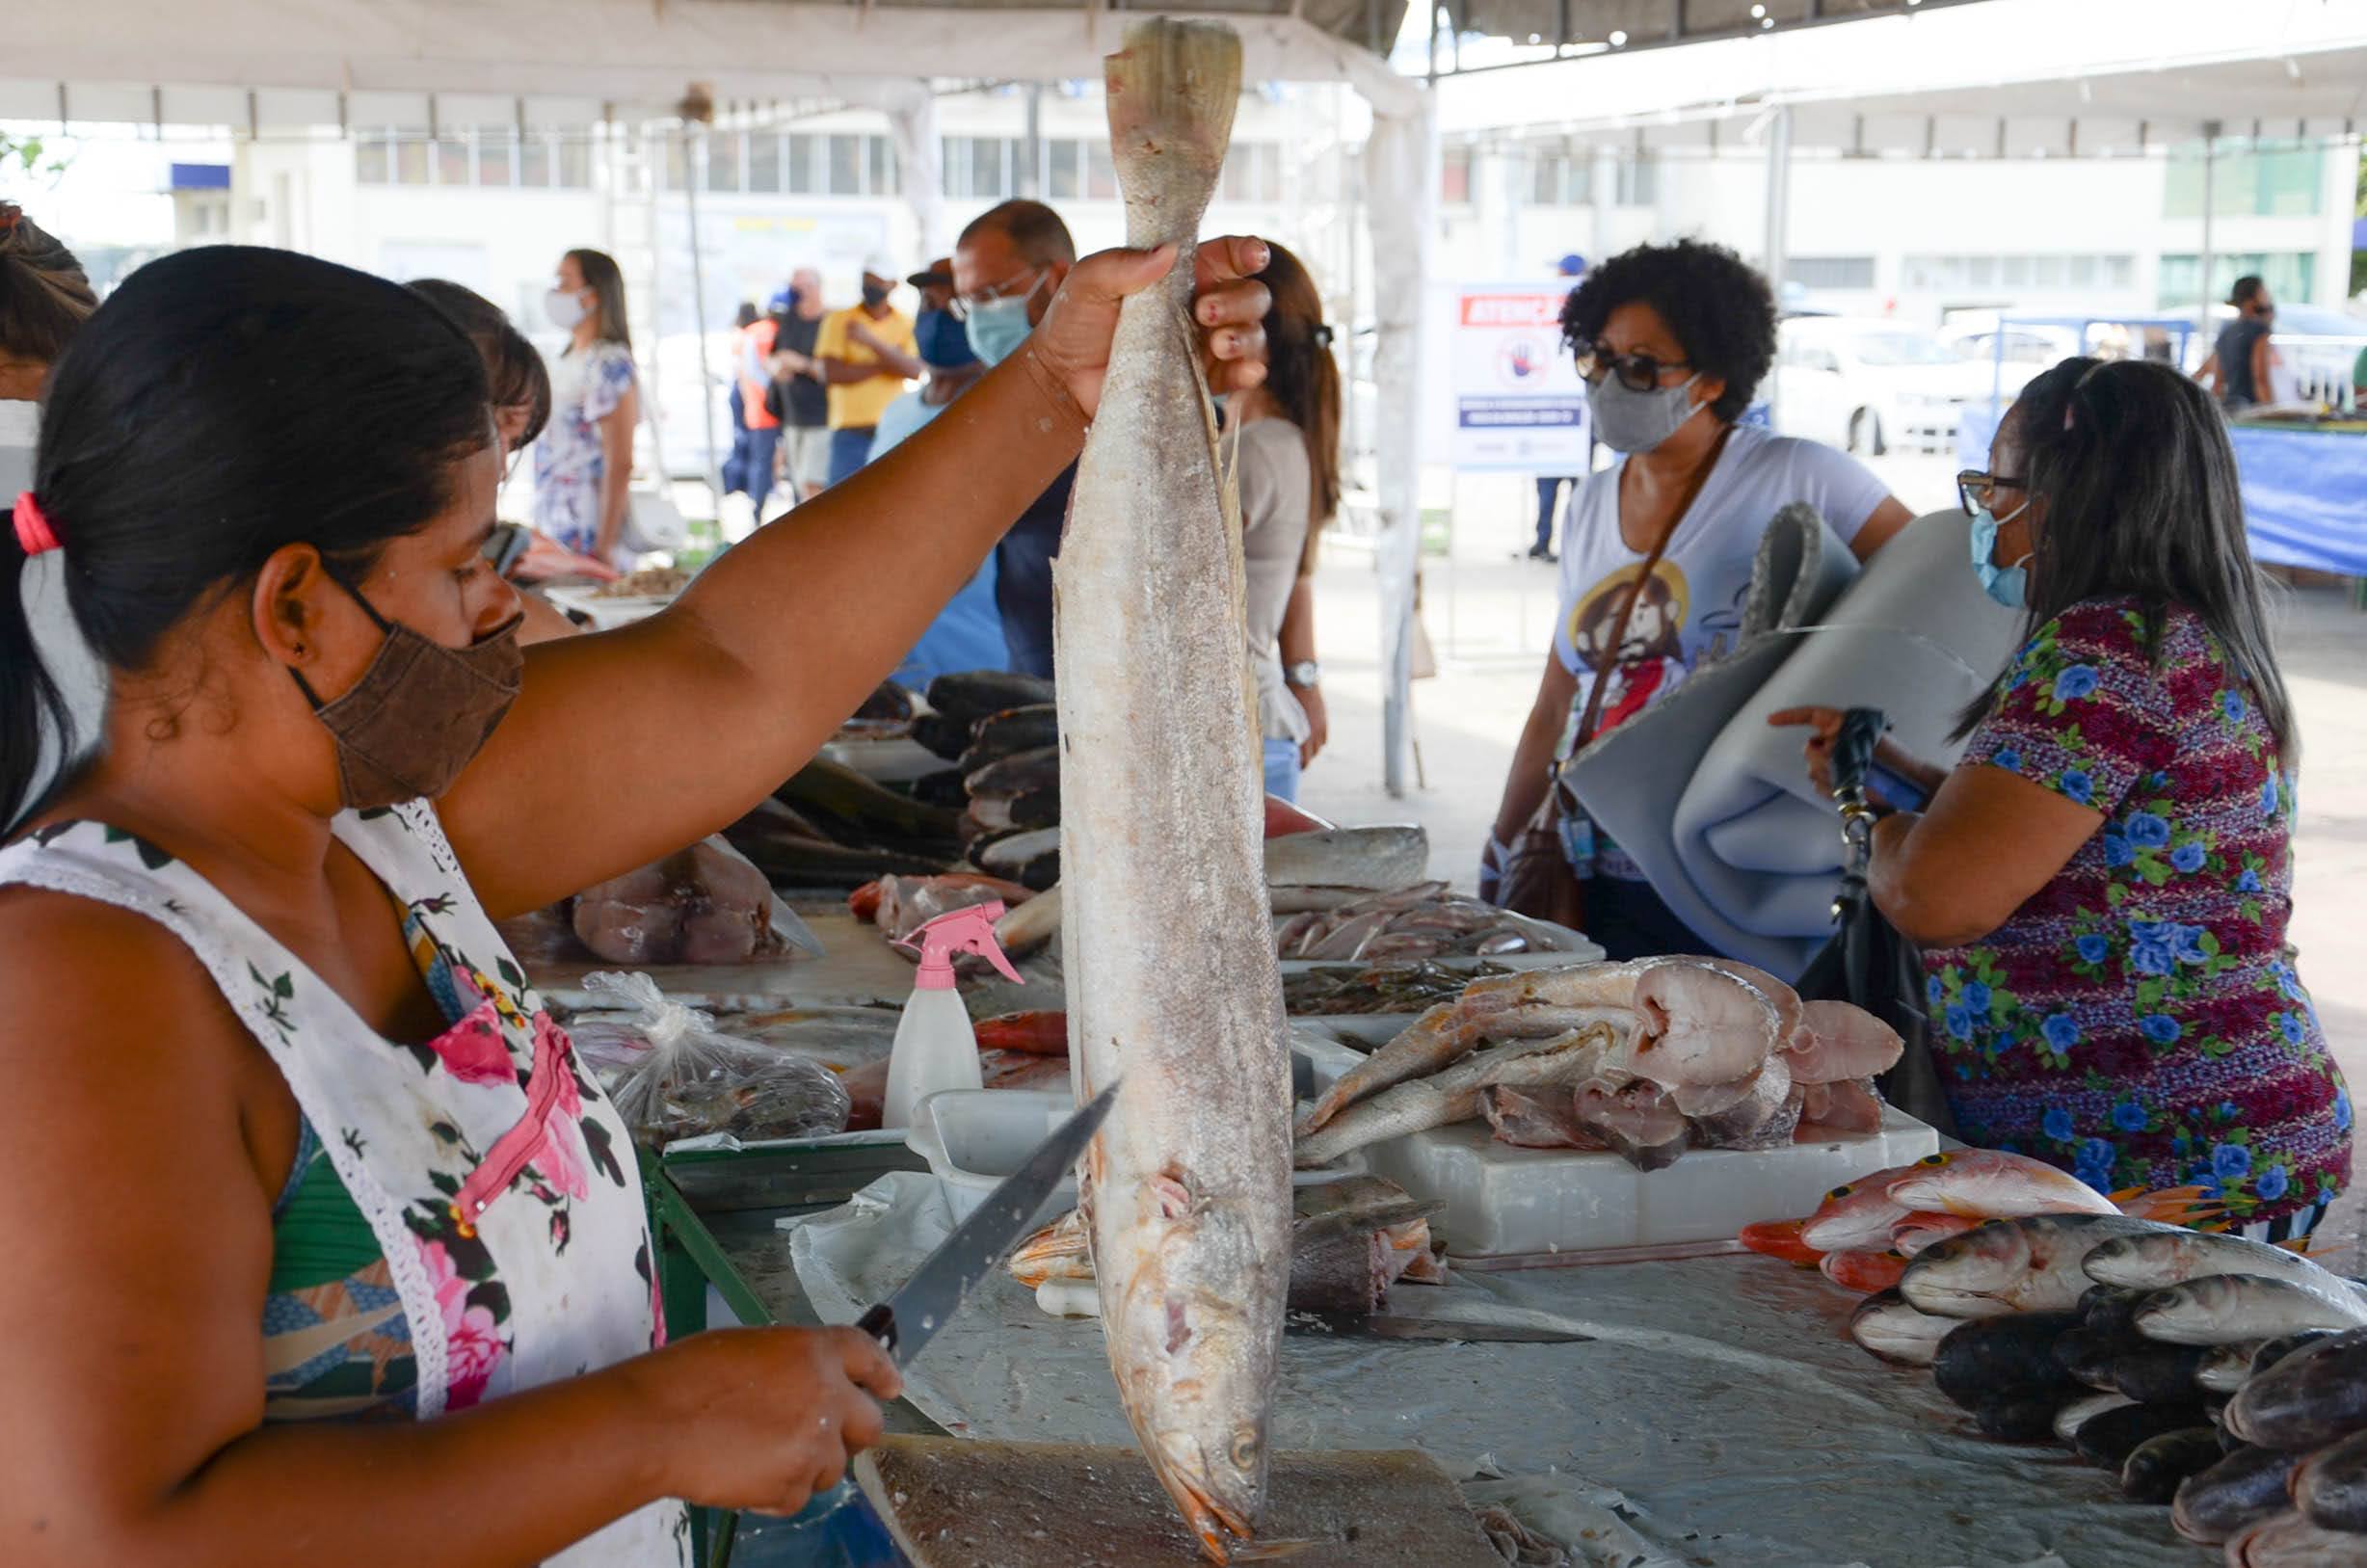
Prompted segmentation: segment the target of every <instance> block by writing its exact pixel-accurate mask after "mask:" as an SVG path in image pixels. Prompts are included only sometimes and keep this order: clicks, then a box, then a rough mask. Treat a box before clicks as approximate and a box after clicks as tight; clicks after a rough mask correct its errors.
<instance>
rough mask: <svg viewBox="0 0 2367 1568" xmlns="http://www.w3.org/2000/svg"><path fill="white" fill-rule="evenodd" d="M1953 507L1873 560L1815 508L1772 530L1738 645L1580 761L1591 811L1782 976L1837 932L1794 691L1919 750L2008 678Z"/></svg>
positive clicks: (1721, 936)
mask: <svg viewBox="0 0 2367 1568" xmlns="http://www.w3.org/2000/svg"><path fill="white" fill-rule="evenodd" d="M1968 527H1969V524H1968V522H1967V520H1966V518H1964V516H1963V514H1962V513H1960V512H1955V511H1949V512H1935V513H1932V514H1930V515H1929V516H1928V517H1925V518H1918V519H1917V520H1915V521H1914V522H1912V523H1910V524H1908V525H1907V527H1906V528H1905V529H1904V530H1902V532H1901V533H1900V534H1899V535H1898V536H1897V537H1896V538H1894V539H1893V540H1892V541H1891V542H1890V543H1889V544H1888V545H1885V546H1884V547H1883V548H1882V549H1881V551H1880V552H1879V553H1877V554H1876V555H1875V558H1874V560H1873V562H1872V563H1870V564H1869V565H1867V566H1866V567H1865V568H1864V569H1862V570H1860V569H1858V568H1857V565H1856V562H1855V558H1854V557H1852V556H1851V555H1850V554H1849V552H1848V547H1847V546H1846V545H1843V544H1842V543H1841V542H1840V540H1839V538H1838V537H1836V536H1835V535H1834V534H1833V533H1832V531H1831V530H1830V529H1828V528H1826V527H1825V526H1824V525H1823V524H1822V522H1821V521H1818V520H1817V519H1816V518H1815V514H1814V513H1813V512H1810V511H1809V510H1808V509H1807V508H1806V507H1787V508H1786V509H1785V510H1784V511H1783V512H1782V513H1780V514H1778V515H1777V518H1776V520H1775V522H1774V523H1773V524H1772V525H1771V526H1770V527H1769V531H1768V535H1767V537H1766V538H1765V539H1764V540H1763V541H1762V542H1761V546H1760V555H1759V561H1758V563H1757V566H1756V567H1755V568H1754V570H1753V574H1752V586H1751V593H1750V598H1749V601H1748V608H1747V610H1746V614H1745V619H1744V626H1743V632H1744V634H1743V638H1742V645H1741V647H1740V648H1739V649H1738V650H1737V651H1736V652H1735V653H1734V654H1733V655H1731V656H1729V657H1728V658H1727V659H1725V660H1723V661H1722V662H1720V663H1718V664H1716V665H1713V666H1711V667H1709V668H1707V669H1705V670H1703V671H1702V672H1700V673H1699V674H1697V675H1695V676H1694V677H1693V678H1692V679H1690V680H1689V681H1687V682H1686V683H1685V685H1683V686H1681V687H1679V688H1678V689H1677V690H1676V691H1675V692H1674V693H1672V694H1671V695H1670V696H1669V698H1668V699H1667V701H1665V702H1662V703H1660V704H1655V705H1654V706H1652V707H1649V708H1647V709H1645V710H1644V711H1643V712H1642V713H1641V714H1639V715H1637V716H1636V718H1634V719H1632V720H1630V721H1629V722H1628V723H1626V724H1624V725H1622V726H1621V727H1620V728H1618V729H1617V730H1614V731H1611V732H1610V733H1609V734H1608V735H1606V736H1604V737H1603V738H1602V739H1601V740H1599V741H1597V742H1596V743H1595V744H1594V745H1593V746H1591V747H1589V748H1587V750H1586V751H1585V753H1584V754H1582V756H1581V757H1578V758H1577V759H1576V760H1575V762H1574V763H1573V764H1572V769H1571V775H1570V776H1571V778H1572V781H1573V787H1574V788H1575V789H1576V791H1577V793H1578V797H1579V799H1580V801H1581V803H1582V804H1583V805H1584V806H1585V807H1586V809H1587V811H1588V812H1589V814H1591V815H1592V816H1593V817H1594V818H1595V820H1596V821H1598V822H1600V823H1602V824H1603V825H1604V826H1605V827H1606V829H1607V830H1608V831H1609V834H1610V836H1611V837H1612V838H1614V839H1615V840H1616V841H1617V842H1618V843H1619V845H1620V847H1621V848H1623V849H1625V850H1626V851H1627V852H1628V853H1629V854H1630V855H1631V856H1633V857H1634V858H1635V860H1636V862H1637V864H1640V865H1641V866H1642V867H1643V869H1644V871H1645V873H1646V875H1647V876H1649V877H1650V879H1651V881H1652V886H1653V888H1654V890H1656V891H1657V892H1659V893H1660V895H1661V897H1662V899H1664V900H1665V901H1666V902H1667V903H1668V905H1669V907H1670V908H1671V909H1673V910H1675V911H1676V913H1677V914H1678V915H1679V916H1680V917H1682V918H1683V919H1684V920H1685V921H1686V923H1687V924H1688V925H1689V926H1690V927H1691V928H1692V929H1693V930H1694V931H1695V932H1696V933H1698V934H1699V935H1700V936H1701V937H1702V938H1703V939H1704V940H1705V941H1707V942H1709V943H1711V944H1712V945H1714V946H1715V947H1716V948H1717V949H1718V950H1719V951H1720V952H1723V953H1726V954H1728V955H1730V956H1732V957H1736V958H1741V959H1743V960H1745V961H1746V962H1749V963H1753V964H1757V965H1759V966H1760V967H1762V968H1763V969H1766V970H1770V971H1771V972H1773V973H1776V974H1780V975H1783V976H1785V977H1786V978H1792V977H1795V976H1796V975H1797V974H1798V973H1799V972H1800V970H1802V969H1803V968H1805V967H1806V965H1807V963H1808V960H1809V959H1810V958H1811V957H1812V956H1814V954H1815V953H1816V950H1817V949H1818V948H1819V947H1820V946H1822V944H1823V943H1824V941H1825V940H1826V939H1827V938H1828V937H1829V936H1830V935H1831V934H1832V923H1833V916H1832V900H1833V893H1834V890H1835V889H1836V887H1837V886H1838V881H1839V875H1840V870H1841V831H1840V825H1839V819H1838V817H1837V816H1836V814H1835V812H1834V810H1833V805H1832V803H1831V802H1830V801H1829V800H1826V799H1824V798H1822V796H1821V795H1819V794H1818V792H1817V790H1816V787H1815V785H1814V784H1811V783H1810V782H1809V778H1808V772H1807V769H1806V766H1805V765H1804V763H1803V762H1802V759H1801V756H1800V751H1801V746H1802V744H1803V742H1804V740H1805V737H1806V731H1800V730H1792V729H1787V730H1776V729H1772V728H1770V727H1769V724H1768V722H1767V719H1768V715H1769V714H1770V713H1774V712H1779V711H1781V710H1782V709H1784V708H1788V707H1801V706H1824V707H1845V708H1846V707H1859V706H1863V707H1876V708H1880V709H1881V710H1882V711H1883V712H1884V713H1886V714H1888V715H1889V717H1890V720H1891V723H1892V726H1893V728H1894V731H1895V732H1896V734H1897V737H1898V739H1899V740H1900V741H1901V743H1902V744H1903V745H1904V746H1905V747H1906V749H1907V750H1908V751H1909V752H1911V753H1913V754H1915V755H1917V756H1919V757H1930V758H1932V759H1934V760H1944V759H1946V758H1949V757H1953V756H1955V752H1956V750H1957V748H1956V747H1955V745H1954V744H1953V743H1952V742H1951V741H1950V740H1949V738H1948V731H1950V730H1951V729H1952V728H1954V726H1955V716H1956V711H1957V709H1958V708H1960V707H1961V706H1962V705H1963V704H1964V703H1965V702H1966V701H1968V700H1969V699H1970V698H1972V697H1973V696H1974V695H1975V694H1977V693H1978V692H1980V691H1981V689H1982V688H1983V687H1985V686H1987V685H1988V684H1989V682H1990V681H1991V680H1993V679H1994V678H1996V676H1997V673H1998V671H1999V670H2000V669H2002V668H2003V666H2004V663H2005V660H2006V656H2007V654H2008V652H2009V651H2011V648H2012V643H2013V636H2014V631H2015V627H2016V625H2018V623H2017V620H2016V618H2015V616H2014V615H2013V614H2012V612H2010V611H2008V610H2006V609H2003V608H2001V607H2000V606H1998V605H1997V604H1996V603H1994V602H1993V601H1991V600H1990V599H1989V598H1988V597H1987V596H1986V595H1985V594H1983V593H1982V592H1981V587H1980V584H1979V583H1978V581H1977V580H1976V579H1975V578H1974V576H1973V574H1972V571H1971V570H1970V567H1969V560H1968V552H1969V541H1968V537H1967V529H1968Z"/></svg>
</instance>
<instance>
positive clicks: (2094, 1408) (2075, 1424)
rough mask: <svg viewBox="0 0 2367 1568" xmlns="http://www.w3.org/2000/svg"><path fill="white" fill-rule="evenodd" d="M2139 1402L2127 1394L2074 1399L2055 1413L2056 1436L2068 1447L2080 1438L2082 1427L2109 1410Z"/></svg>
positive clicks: (2097, 1395)
mask: <svg viewBox="0 0 2367 1568" xmlns="http://www.w3.org/2000/svg"><path fill="white" fill-rule="evenodd" d="M2135 1403H2137V1401H2136V1400H2134V1399H2132V1398H2130V1397H2129V1396H2128V1395H2125V1394H2091V1395H2088V1397H2086V1398H2084V1399H2074V1400H2072V1401H2071V1402H2070V1403H2069V1404H2067V1405H2065V1406H2063V1407H2062V1408H2061V1410H2059V1411H2057V1412H2056V1413H2055V1436H2056V1438H2057V1439H2058V1440H2059V1441H2061V1443H2062V1444H2063V1445H2065V1446H2066V1447H2069V1446H2071V1445H2073V1444H2075V1443H2077V1441H2078V1440H2079V1431H2080V1428H2081V1427H2083V1426H2085V1425H2087V1424H2088V1422H2091V1421H2093V1420H2094V1419H2095V1418H2096V1417H2098V1416H2101V1415H2103V1414H2104V1413H2105V1412H2106V1411H2108V1410H2120V1409H2124V1408H2126V1407H2127V1406H2129V1405H2133V1404H2135Z"/></svg>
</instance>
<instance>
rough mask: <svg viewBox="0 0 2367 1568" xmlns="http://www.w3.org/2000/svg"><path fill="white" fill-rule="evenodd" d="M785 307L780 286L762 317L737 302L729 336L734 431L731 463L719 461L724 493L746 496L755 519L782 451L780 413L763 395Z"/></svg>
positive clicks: (770, 380)
mask: <svg viewBox="0 0 2367 1568" xmlns="http://www.w3.org/2000/svg"><path fill="white" fill-rule="evenodd" d="M788 307H789V291H788V290H787V289H781V290H779V291H777V292H776V293H775V294H774V295H773V297H772V299H771V300H769V301H768V302H766V305H765V314H763V315H758V314H757V310H756V306H752V305H744V306H740V312H741V318H742V319H741V321H740V324H739V331H738V332H735V333H733V334H732V340H731V349H732V355H733V372H732V377H731V415H732V420H733V423H734V425H735V426H736V429H735V432H734V434H733V437H732V441H731V462H730V463H728V464H726V465H724V470H723V492H724V493H725V494H726V495H745V496H747V497H748V502H749V505H750V506H752V507H753V508H755V510H756V513H757V516H758V517H759V518H761V517H762V516H763V515H764V501H765V497H767V496H769V495H770V494H772V492H773V469H774V467H775V465H776V462H777V460H778V457H779V454H780V451H781V416H780V415H779V414H777V413H775V412H773V411H772V410H771V409H769V408H767V407H766V406H765V405H766V403H767V401H768V399H767V398H766V397H765V395H764V394H765V392H766V391H767V389H769V388H770V387H771V385H772V383H773V371H772V357H773V340H774V339H775V338H776V337H777V336H779V335H780V332H781V315H782V312H784V311H785V310H786V309H788Z"/></svg>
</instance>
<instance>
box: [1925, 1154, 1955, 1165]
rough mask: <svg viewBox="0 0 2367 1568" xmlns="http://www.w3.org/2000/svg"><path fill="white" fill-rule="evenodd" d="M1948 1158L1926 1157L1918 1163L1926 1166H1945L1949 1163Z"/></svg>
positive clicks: (1939, 1156)
mask: <svg viewBox="0 0 2367 1568" xmlns="http://www.w3.org/2000/svg"><path fill="white" fill-rule="evenodd" d="M1948 1158H1949V1156H1946V1155H1926V1156H1923V1158H1922V1159H1921V1160H1919V1161H1918V1162H1917V1163H1919V1164H1924V1165H1945V1164H1947V1163H1948Z"/></svg>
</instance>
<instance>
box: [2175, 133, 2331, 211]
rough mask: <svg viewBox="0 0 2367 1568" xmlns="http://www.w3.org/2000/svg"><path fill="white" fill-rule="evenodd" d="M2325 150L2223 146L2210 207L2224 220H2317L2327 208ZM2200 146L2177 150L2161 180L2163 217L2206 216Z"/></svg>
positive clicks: (2215, 162) (2216, 160) (2214, 166)
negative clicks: (2204, 213)
mask: <svg viewBox="0 0 2367 1568" xmlns="http://www.w3.org/2000/svg"><path fill="white" fill-rule="evenodd" d="M2325 156H2326V155H2325V153H2324V152H2323V151H2321V150H2320V149H2319V148H2317V147H2315V146H2250V147H2246V146H2239V147H2237V148H2235V149H2233V150H2230V149H2229V148H2228V147H2227V146H2226V145H2225V144H2223V143H2222V144H2221V147H2220V151H2219V155H2218V157H2216V158H2214V159H2213V160H2212V166H2211V210H2212V211H2213V213H2214V214H2216V215H2217V216H2219V217H2221V218H2314V217H2316V216H2317V215H2318V213H2319V212H2320V211H2321V210H2322V208H2323V197H2324V195H2325V184H2324V179H2323V171H2324V169H2325ZM2202 186H2203V158H2202V153H2201V151H2200V149H2198V148H2197V149H2193V150H2184V151H2180V152H2178V153H2175V154H2173V155H2172V156H2171V158H2170V160H2169V168H2168V172H2167V173H2166V175H2165V177H2164V179H2163V181H2162V215H2163V216H2164V217H2166V218H2199V217H2201V216H2202Z"/></svg>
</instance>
